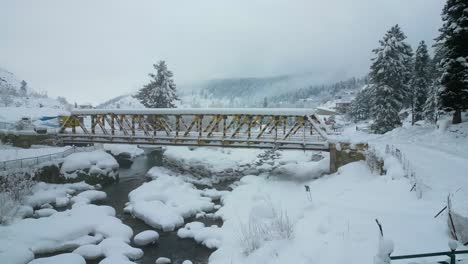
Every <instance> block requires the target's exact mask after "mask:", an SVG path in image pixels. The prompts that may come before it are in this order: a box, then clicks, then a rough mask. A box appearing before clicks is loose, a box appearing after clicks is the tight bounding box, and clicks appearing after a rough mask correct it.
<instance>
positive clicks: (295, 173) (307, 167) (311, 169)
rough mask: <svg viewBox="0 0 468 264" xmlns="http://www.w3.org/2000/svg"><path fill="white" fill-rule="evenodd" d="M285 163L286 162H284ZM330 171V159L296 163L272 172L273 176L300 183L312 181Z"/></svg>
mask: <svg viewBox="0 0 468 264" xmlns="http://www.w3.org/2000/svg"><path fill="white" fill-rule="evenodd" d="M283 162H284V161H283ZM329 171H330V159H329V158H328V155H327V158H324V159H322V160H320V161H317V162H312V161H310V160H308V161H295V162H291V163H286V164H284V165H280V166H278V167H277V168H275V169H274V170H273V171H272V175H275V176H279V177H281V178H288V179H291V180H292V179H294V180H300V181H306V180H312V179H316V178H319V177H320V176H322V175H324V174H326V173H328V172H329Z"/></svg>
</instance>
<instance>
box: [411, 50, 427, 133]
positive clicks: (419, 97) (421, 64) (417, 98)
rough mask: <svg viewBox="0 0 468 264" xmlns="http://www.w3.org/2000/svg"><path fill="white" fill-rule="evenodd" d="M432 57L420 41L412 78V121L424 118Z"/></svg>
mask: <svg viewBox="0 0 468 264" xmlns="http://www.w3.org/2000/svg"><path fill="white" fill-rule="evenodd" d="M430 74H431V58H430V57H429V53H428V52H427V46H426V43H424V41H421V42H420V43H419V46H418V48H417V50H416V54H415V58H414V76H413V80H412V86H413V87H412V91H413V93H414V99H413V103H412V111H411V112H412V123H413V124H414V122H416V121H419V120H422V119H423V118H424V105H425V104H426V100H427V97H428V91H429V86H430V85H431V76H430Z"/></svg>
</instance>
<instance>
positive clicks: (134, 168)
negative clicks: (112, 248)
mask: <svg viewBox="0 0 468 264" xmlns="http://www.w3.org/2000/svg"><path fill="white" fill-rule="evenodd" d="M162 165H163V164H162V152H159V151H154V152H151V153H149V154H146V155H143V156H139V157H137V158H135V160H134V162H133V164H132V165H131V167H130V168H120V171H119V173H120V181H119V182H118V183H115V184H111V185H109V186H106V187H104V188H103V191H104V192H106V193H107V199H106V200H105V201H103V202H102V203H101V204H105V205H109V206H112V207H113V208H114V209H115V210H116V213H117V217H118V218H119V219H121V220H122V222H123V223H124V224H126V225H128V226H130V227H131V228H132V229H133V232H134V234H138V233H139V232H141V231H145V230H154V228H152V227H151V226H149V225H147V224H145V223H144V222H143V221H142V220H140V219H137V218H134V217H132V216H131V215H129V214H126V213H124V212H123V208H124V207H125V203H126V202H128V193H129V192H131V191H132V190H134V189H136V188H137V187H139V186H140V185H142V184H143V183H144V182H145V181H147V180H148V179H147V178H146V177H145V175H146V173H147V172H148V170H149V169H151V167H153V166H162ZM192 221H199V222H203V223H204V224H205V225H207V226H210V225H213V224H216V225H218V226H221V225H222V221H221V220H213V219H209V218H202V219H196V220H195V219H194V218H189V219H186V220H185V223H188V222H192ZM156 231H158V233H159V234H160V237H159V240H158V241H157V243H156V244H152V245H148V246H145V247H139V248H141V249H142V250H143V251H144V253H145V254H144V256H143V258H141V259H139V260H137V261H135V262H136V263H143V264H147V263H148V264H149V263H151V264H154V263H155V261H156V259H157V258H158V257H167V258H170V259H171V260H172V263H175V264H180V263H182V262H183V261H184V260H190V261H192V262H193V263H208V258H209V256H210V254H211V253H212V250H210V249H208V248H206V247H204V246H202V245H199V244H198V243H196V242H195V241H194V240H193V239H180V238H179V237H177V231H173V232H162V231H160V230H156ZM131 245H132V246H134V247H137V246H135V245H134V244H133V242H132V244H131ZM99 261H100V259H99V260H95V261H88V262H87V263H88V264H95V263H96V264H97V263H99Z"/></svg>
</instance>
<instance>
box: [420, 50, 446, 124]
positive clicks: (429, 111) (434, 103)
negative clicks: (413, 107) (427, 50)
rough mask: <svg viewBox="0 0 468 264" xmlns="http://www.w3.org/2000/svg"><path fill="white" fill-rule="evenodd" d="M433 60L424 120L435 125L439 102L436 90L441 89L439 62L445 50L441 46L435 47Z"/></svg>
mask: <svg viewBox="0 0 468 264" xmlns="http://www.w3.org/2000/svg"><path fill="white" fill-rule="evenodd" d="M434 48H435V52H434V58H433V59H432V64H431V65H432V67H431V73H430V75H431V77H432V79H431V85H430V87H429V90H428V91H427V100H426V103H425V104H424V118H425V119H426V120H427V121H429V122H431V123H436V122H437V118H438V112H439V111H438V109H439V102H438V101H439V100H438V90H439V89H440V88H441V85H440V77H441V75H442V69H441V61H442V59H443V58H444V56H445V48H444V46H443V45H440V44H438V45H435V46H434Z"/></svg>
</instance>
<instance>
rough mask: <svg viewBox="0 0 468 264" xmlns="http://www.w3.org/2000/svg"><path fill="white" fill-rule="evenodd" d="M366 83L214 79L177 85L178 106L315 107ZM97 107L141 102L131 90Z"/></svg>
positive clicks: (346, 96) (290, 77)
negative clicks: (133, 95)
mask: <svg viewBox="0 0 468 264" xmlns="http://www.w3.org/2000/svg"><path fill="white" fill-rule="evenodd" d="M322 79H323V78H322ZM365 83H366V79H365V78H351V79H348V80H343V81H338V82H323V83H321V82H319V81H318V79H314V77H313V76H312V75H297V76H296V75H283V76H274V77H267V78H227V79H215V80H208V81H203V82H198V83H192V84H186V85H183V86H180V87H179V90H178V92H179V98H180V102H179V105H178V106H179V107H182V108H184V107H193V108H200V107H203V108H207V107H216V108H220V107H264V104H265V100H266V105H267V107H299V108H304V107H310V108H314V107H317V106H318V105H322V104H324V103H326V102H328V101H333V100H336V99H345V100H350V99H352V98H354V95H355V93H356V91H357V90H358V89H360V88H361V87H363V86H364V85H365ZM286 91H287V92H286ZM265 98H266V99H265ZM97 108H137V109H138V108H143V106H142V105H141V104H140V103H139V102H138V100H136V99H135V98H133V97H132V96H131V94H126V95H121V96H117V97H115V98H112V99H110V100H108V101H106V102H104V103H102V104H100V105H98V106H97Z"/></svg>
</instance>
